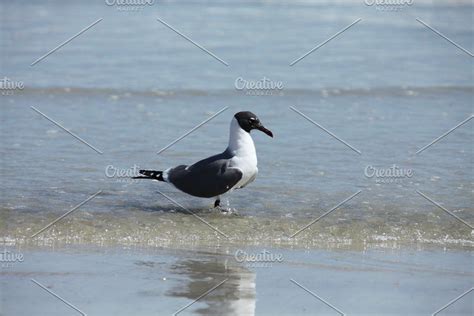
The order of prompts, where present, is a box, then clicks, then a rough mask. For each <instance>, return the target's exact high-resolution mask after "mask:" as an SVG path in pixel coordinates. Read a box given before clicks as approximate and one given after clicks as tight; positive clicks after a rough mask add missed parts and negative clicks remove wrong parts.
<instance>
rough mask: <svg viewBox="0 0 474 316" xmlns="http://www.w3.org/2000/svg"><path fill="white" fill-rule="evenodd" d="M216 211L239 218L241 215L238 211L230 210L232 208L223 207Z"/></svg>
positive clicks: (217, 208)
mask: <svg viewBox="0 0 474 316" xmlns="http://www.w3.org/2000/svg"><path fill="white" fill-rule="evenodd" d="M215 209H216V210H219V211H220V213H221V214H222V215H234V216H239V213H238V212H237V210H236V209H233V208H230V207H223V206H218V207H216V208H215Z"/></svg>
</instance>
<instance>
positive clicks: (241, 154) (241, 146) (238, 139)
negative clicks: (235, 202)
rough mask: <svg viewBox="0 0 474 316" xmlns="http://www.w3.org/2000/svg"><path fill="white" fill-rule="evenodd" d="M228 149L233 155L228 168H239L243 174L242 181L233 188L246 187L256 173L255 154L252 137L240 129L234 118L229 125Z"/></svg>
mask: <svg viewBox="0 0 474 316" xmlns="http://www.w3.org/2000/svg"><path fill="white" fill-rule="evenodd" d="M228 149H229V150H230V151H231V153H232V154H233V155H234V157H232V159H231V160H230V163H229V167H233V168H239V169H240V170H241V171H242V174H243V175H242V179H241V180H240V181H239V182H238V183H237V185H236V186H235V187H234V188H240V187H243V186H246V185H247V184H249V183H250V182H252V181H253V180H254V179H255V177H256V176H257V173H258V168H257V152H256V150H255V144H254V142H253V139H252V137H251V136H250V134H249V133H247V132H246V131H244V130H243V129H242V128H241V127H240V125H239V123H238V122H237V120H236V119H235V118H233V119H232V122H231V124H230V136H229V147H228Z"/></svg>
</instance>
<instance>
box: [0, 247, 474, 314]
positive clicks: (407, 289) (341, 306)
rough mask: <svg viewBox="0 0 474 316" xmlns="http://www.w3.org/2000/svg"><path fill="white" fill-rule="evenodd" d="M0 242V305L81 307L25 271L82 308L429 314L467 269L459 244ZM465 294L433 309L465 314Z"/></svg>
mask: <svg viewBox="0 0 474 316" xmlns="http://www.w3.org/2000/svg"><path fill="white" fill-rule="evenodd" d="M5 249H6V250H7V251H8V252H9V253H10V258H17V257H15V256H18V255H19V254H22V255H23V260H22V261H21V260H16V261H15V262H9V263H6V262H2V264H3V267H2V269H1V270H0V273H1V275H2V278H1V285H0V288H1V289H2V292H1V293H2V294H1V301H0V302H1V306H2V308H1V309H0V314H1V315H32V314H40V315H77V314H78V313H79V312H78V311H75V310H74V309H73V308H72V307H70V306H67V305H66V304H65V303H63V302H61V301H60V300H59V299H58V298H55V297H54V296H53V295H52V294H50V293H48V292H47V291H46V290H44V289H43V288H41V287H40V286H39V285H38V284H36V283H34V282H33V281H32V280H34V281H36V282H38V283H39V284H41V285H43V286H44V287H46V288H47V289H49V290H50V291H52V292H53V293H55V294H57V295H58V296H60V297H61V298H63V299H64V300H66V301H67V302H69V303H70V304H72V305H73V306H75V307H76V308H77V309H78V310H80V311H82V312H83V313H85V314H87V315H116V316H118V315H172V314H173V313H176V312H178V311H180V312H179V314H182V315H191V314H195V315H255V314H257V315H338V311H337V310H339V311H340V312H342V313H344V314H347V315H430V314H432V313H434V312H435V311H437V310H438V309H440V308H441V307H443V306H444V305H445V304H447V303H448V302H450V301H451V300H452V299H454V298H456V297H457V296H459V295H461V294H462V293H464V292H465V291H467V290H469V289H470V288H471V287H472V279H473V276H474V271H473V269H472V266H473V265H472V263H473V262H472V261H473V260H472V253H470V252H465V251H449V252H445V251H441V250H423V251H415V250H413V251H410V250H370V251H364V252H358V251H337V250H334V251H327V250H311V251H303V250H290V249H278V248H267V249H263V248H245V249H241V248H218V249H201V250H172V249H165V248H147V249H145V248H142V249H137V248H135V249H131V248H110V247H109V248H99V247H97V248H91V247H85V246H81V247H72V248H71V247H69V248H67V249H65V248H64V249H51V248H43V249H38V248H32V249H15V248H5ZM237 251H238V252H237ZM236 252H237V255H236ZM4 253H5V252H4ZM222 282H223V283H222ZM219 284H220V285H219ZM217 285H219V286H218V287H217V288H216V289H215V290H213V291H212V292H210V293H209V294H208V295H205V296H204V297H202V298H201V299H199V300H198V301H197V302H195V303H193V301H194V300H195V299H196V298H198V297H200V296H201V295H203V294H204V293H206V292H207V291H208V290H210V289H212V288H213V287H215V286H217ZM305 289H307V290H308V291H311V292H312V293H313V294H314V296H313V295H312V294H310V293H309V292H307V291H306V290H305ZM316 296H318V297H319V298H320V299H318V298H317V297H316ZM469 296H472V292H471V293H469V294H468V295H466V296H465V297H463V298H462V299H460V300H459V301H457V302H456V303H454V304H453V305H451V306H450V307H448V308H447V309H446V310H444V311H442V312H441V313H440V314H439V315H472V312H473V305H472V297H469ZM322 300H324V301H325V302H326V303H327V304H326V303H324V302H323V301H322ZM19 302H29V303H28V304H20V303H19ZM190 303H193V304H191V305H190V306H188V307H187V308H185V309H183V310H181V309H182V308H184V307H186V306H187V305H188V304H190ZM329 305H331V306H333V307H330V306H329Z"/></svg>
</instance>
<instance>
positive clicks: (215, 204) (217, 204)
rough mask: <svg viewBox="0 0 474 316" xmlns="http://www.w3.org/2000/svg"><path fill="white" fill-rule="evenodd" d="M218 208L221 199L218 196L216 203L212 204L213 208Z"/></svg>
mask: <svg viewBox="0 0 474 316" xmlns="http://www.w3.org/2000/svg"><path fill="white" fill-rule="evenodd" d="M220 206H221V198H220V196H218V197H217V199H216V201H215V202H214V207H220Z"/></svg>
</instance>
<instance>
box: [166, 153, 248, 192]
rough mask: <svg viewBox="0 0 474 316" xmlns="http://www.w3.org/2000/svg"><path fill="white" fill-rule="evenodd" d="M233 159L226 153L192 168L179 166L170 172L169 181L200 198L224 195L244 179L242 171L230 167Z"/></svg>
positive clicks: (200, 162)
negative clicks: (230, 161) (229, 164)
mask: <svg viewBox="0 0 474 316" xmlns="http://www.w3.org/2000/svg"><path fill="white" fill-rule="evenodd" d="M231 157H232V156H231V155H230V154H229V152H228V151H225V152H223V153H221V154H218V155H215V156H212V157H209V158H206V159H204V160H201V161H199V162H197V163H195V164H194V165H191V166H186V165H181V166H177V167H175V168H173V169H171V170H169V171H168V181H169V182H171V183H172V184H173V185H174V186H175V187H177V188H178V189H180V190H181V191H183V192H186V193H188V194H191V195H194V196H198V197H207V198H209V197H215V196H218V195H221V194H224V193H225V192H227V191H229V190H230V189H232V187H233V186H234V185H236V184H237V182H239V181H240V179H242V171H240V169H237V168H231V167H229V166H228V162H229V159H230V158H231Z"/></svg>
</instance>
